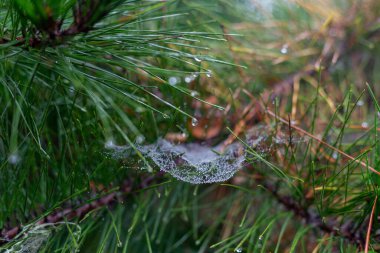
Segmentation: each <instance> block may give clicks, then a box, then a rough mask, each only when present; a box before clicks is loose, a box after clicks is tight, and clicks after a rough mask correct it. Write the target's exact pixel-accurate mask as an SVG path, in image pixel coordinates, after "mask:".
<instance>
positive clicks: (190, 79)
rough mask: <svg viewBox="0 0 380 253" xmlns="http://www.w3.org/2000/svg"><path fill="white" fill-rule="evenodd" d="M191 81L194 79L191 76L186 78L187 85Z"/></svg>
mask: <svg viewBox="0 0 380 253" xmlns="http://www.w3.org/2000/svg"><path fill="white" fill-rule="evenodd" d="M191 81H193V79H192V78H191V77H190V76H186V77H185V83H191Z"/></svg>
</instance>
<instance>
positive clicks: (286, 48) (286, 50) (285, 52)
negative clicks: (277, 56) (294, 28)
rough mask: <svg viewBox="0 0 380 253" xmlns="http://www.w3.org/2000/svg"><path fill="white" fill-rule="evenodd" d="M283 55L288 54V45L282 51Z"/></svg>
mask: <svg viewBox="0 0 380 253" xmlns="http://www.w3.org/2000/svg"><path fill="white" fill-rule="evenodd" d="M280 52H281V54H287V53H288V44H284V45H283V46H282V48H281V50H280Z"/></svg>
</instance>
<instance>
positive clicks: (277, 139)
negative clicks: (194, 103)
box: [106, 126, 304, 184]
mask: <svg viewBox="0 0 380 253" xmlns="http://www.w3.org/2000/svg"><path fill="white" fill-rule="evenodd" d="M289 141H291V142H293V143H300V142H303V141H304V140H303V139H302V138H300V137H298V136H291V138H290V137H289V135H288V134H284V132H274V131H272V130H270V128H268V127H267V126H257V127H255V128H252V129H250V130H248V131H247V134H246V139H245V142H246V144H247V146H245V145H243V144H241V143H239V142H235V143H233V144H231V145H229V146H227V147H226V148H224V149H223V148H222V145H217V146H214V147H212V146H207V145H202V144H199V143H185V144H172V143H170V142H169V141H167V140H165V139H158V140H157V141H156V142H155V143H154V144H148V145H139V144H135V149H136V150H138V151H139V152H140V153H141V154H142V155H143V156H144V157H145V158H146V159H147V160H151V161H152V162H153V163H154V164H155V165H156V166H157V167H158V168H159V169H160V170H161V171H164V172H167V173H169V174H171V175H172V176H173V177H175V178H177V179H179V180H181V181H185V182H189V183H192V184H205V183H215V182H224V181H226V180H228V179H230V178H231V177H232V176H233V175H234V174H235V173H236V172H237V171H239V170H240V169H241V168H242V166H243V162H244V161H245V160H246V158H250V157H249V154H248V153H247V152H245V151H244V149H246V148H247V147H249V148H250V149H254V150H255V152H256V153H257V154H259V155H260V156H266V155H267V154H271V152H273V148H274V147H275V146H284V145H288V144H287V143H288V142H289ZM106 148H107V149H108V152H107V154H108V155H109V156H110V157H112V158H114V159H125V158H129V157H130V156H133V155H134V154H135V152H134V150H135V149H133V148H132V147H131V146H117V145H115V144H114V143H113V142H112V141H108V142H107V143H106ZM249 160H251V161H252V159H251V158H250V159H249Z"/></svg>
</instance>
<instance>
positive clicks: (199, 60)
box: [194, 56, 202, 62]
mask: <svg viewBox="0 0 380 253" xmlns="http://www.w3.org/2000/svg"><path fill="white" fill-rule="evenodd" d="M194 60H195V61H196V62H201V61H202V60H201V59H199V58H198V57H196V56H194Z"/></svg>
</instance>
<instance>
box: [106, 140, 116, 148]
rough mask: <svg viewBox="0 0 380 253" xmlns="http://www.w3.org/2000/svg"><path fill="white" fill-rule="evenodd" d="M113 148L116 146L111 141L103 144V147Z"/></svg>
mask: <svg viewBox="0 0 380 253" xmlns="http://www.w3.org/2000/svg"><path fill="white" fill-rule="evenodd" d="M115 146H116V145H115V141H114V140H113V139H109V140H107V141H106V143H105V144H104V147H105V148H108V149H111V148H114V147H115Z"/></svg>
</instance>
